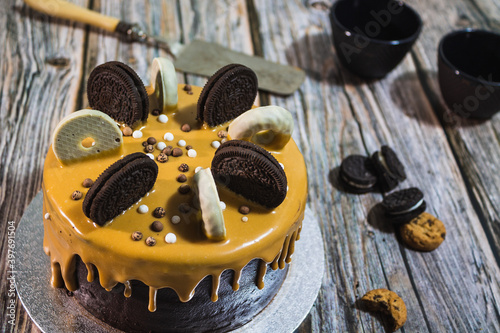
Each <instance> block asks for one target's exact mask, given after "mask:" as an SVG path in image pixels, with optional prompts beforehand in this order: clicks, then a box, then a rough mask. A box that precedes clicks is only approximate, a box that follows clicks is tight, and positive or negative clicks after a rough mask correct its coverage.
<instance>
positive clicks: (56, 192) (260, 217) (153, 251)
mask: <svg viewBox="0 0 500 333" xmlns="http://www.w3.org/2000/svg"><path fill="white" fill-rule="evenodd" d="M191 91H192V93H191V94H189V93H188V92H187V91H185V90H184V85H179V86H178V96H179V100H178V105H177V108H176V109H174V110H173V111H170V112H166V113H165V114H162V115H157V116H153V115H150V116H149V118H148V120H147V122H144V123H142V124H140V125H139V126H137V127H136V128H135V129H136V130H138V131H140V133H141V134H142V137H141V138H137V136H138V135H134V136H124V137H123V144H122V145H121V147H120V148H119V149H118V150H114V151H112V152H109V153H105V154H100V155H96V156H95V157H93V158H86V159H83V160H79V161H78V162H76V163H70V164H64V163H62V162H61V161H59V160H58V159H57V158H56V156H55V155H54V153H53V151H52V149H50V150H49V152H48V154H47V158H46V162H45V167H44V184H43V186H44V191H45V197H44V203H45V210H46V212H48V213H50V215H51V216H53V218H52V219H51V221H50V222H49V223H51V224H52V226H53V228H51V229H50V230H48V231H47V229H46V234H47V233H49V234H48V236H47V235H46V236H47V237H46V241H47V243H49V242H50V243H51V246H48V244H45V245H47V246H46V251H51V252H53V253H55V252H58V253H59V257H65V258H66V260H70V258H69V257H70V254H66V252H67V251H66V249H64V248H62V246H55V244H56V243H57V242H56V240H55V238H64V239H65V240H66V241H67V242H68V243H69V244H72V245H71V246H72V247H73V250H72V252H71V255H73V254H74V253H77V254H79V255H80V257H81V258H82V260H83V261H84V262H85V263H92V264H94V265H95V266H96V267H97V268H98V270H99V273H100V279H101V284H102V285H103V286H104V287H105V288H111V287H112V286H113V285H114V284H116V283H117V282H122V283H123V282H124V281H128V280H130V279H138V280H141V281H143V282H144V283H146V284H148V285H149V286H152V287H155V288H161V287H167V286H169V287H173V288H174V289H175V290H176V291H177V293H178V294H179V297H180V298H181V300H188V299H189V298H190V297H191V296H192V294H191V293H192V291H193V290H194V287H195V286H196V284H197V283H198V282H199V281H200V280H201V279H202V278H203V277H204V276H206V275H217V274H220V273H221V272H222V271H223V270H225V269H233V270H235V271H236V270H241V269H242V268H243V267H244V266H245V265H246V264H247V263H248V262H249V261H250V260H252V259H254V258H261V259H263V260H264V261H266V262H272V261H273V260H275V259H277V258H276V256H277V254H278V255H279V253H280V251H281V249H282V248H284V244H283V241H284V239H285V238H286V237H287V236H288V237H291V236H292V234H295V237H296V236H297V233H298V231H299V227H300V223H299V222H300V221H301V216H302V214H303V211H304V206H305V202H306V196H307V178H306V169H305V164H304V161H303V158H302V155H301V154H300V152H299V150H298V148H297V146H296V145H295V143H294V142H293V140H290V141H289V142H288V143H287V144H286V145H285V146H284V147H282V148H280V149H275V150H272V151H270V152H271V154H272V156H274V158H276V160H277V161H278V162H279V163H281V164H282V165H283V167H284V171H285V174H286V176H287V179H288V186H289V190H288V192H287V194H286V198H285V199H284V201H283V202H282V203H281V204H280V205H279V206H278V207H276V208H272V209H270V208H266V207H264V206H261V205H259V204H256V203H253V202H251V201H249V200H247V199H245V198H243V197H242V196H239V195H237V194H235V193H234V192H232V191H230V190H228V189H227V188H225V187H224V186H221V185H220V184H218V186H217V188H218V191H219V197H220V201H222V202H223V206H225V207H224V209H223V216H224V221H225V228H226V238H225V239H224V240H222V241H218V242H214V241H212V240H209V239H208V238H207V237H206V236H205V234H204V233H203V232H202V231H201V229H202V228H201V227H200V223H201V222H200V212H199V211H198V210H197V209H195V208H194V207H196V205H197V203H196V196H195V195H194V194H193V191H192V190H191V191H188V193H185V194H183V193H181V192H186V191H185V190H184V191H183V190H180V189H179V188H180V186H182V185H189V186H190V187H193V185H194V184H193V182H194V181H193V176H194V174H195V170H196V169H197V168H198V167H201V168H210V166H211V162H212V159H213V157H214V153H215V151H216V148H215V147H217V146H218V144H217V143H216V144H213V142H218V143H220V141H221V138H220V137H219V136H218V133H219V132H220V131H225V130H226V129H227V127H228V123H225V124H222V125H218V126H213V127H210V126H208V125H207V124H203V123H201V122H199V121H197V120H196V114H197V101H198V96H199V95H200V93H201V88H199V87H192V90H191ZM148 92H149V93H150V94H153V92H152V91H151V89H149V91H148ZM165 116H166V117H167V118H168V121H167V122H166V123H164V122H163V121H164V120H165ZM160 120H161V121H160ZM186 124H188V125H189V126H186ZM188 127H189V128H190V131H185V130H186V129H187V128H188ZM183 129H184V130H183ZM148 138H155V139H156V143H155V144H154V145H153V146H154V150H153V151H152V152H151V154H152V155H153V156H154V158H155V162H156V163H157V165H158V178H157V180H156V183H155V184H154V186H153V188H152V189H151V190H150V191H149V192H148V193H147V194H146V195H145V196H144V197H142V198H141V199H140V200H139V202H137V203H135V204H133V205H132V206H131V207H130V208H129V209H127V210H126V211H125V212H124V213H123V214H121V215H119V216H117V217H115V218H113V219H112V220H111V221H108V222H106V223H105V224H104V225H103V226H101V225H98V224H96V223H94V222H93V221H92V220H90V219H89V218H88V217H87V216H85V214H84V213H83V210H82V201H81V200H78V201H75V200H72V198H71V194H72V193H73V191H75V190H78V191H81V192H82V193H84V194H85V193H86V191H87V189H86V188H85V187H83V185H82V182H83V181H84V179H86V178H90V179H93V180H95V179H97V178H98V176H99V175H100V174H101V173H102V172H103V170H105V169H106V168H107V167H108V166H109V165H111V164H112V163H114V162H115V161H117V160H118V159H120V158H123V157H124V156H126V155H128V154H131V153H135V152H142V151H144V149H145V147H144V146H143V142H144V141H146V140H147V139H148ZM161 142H164V143H165V145H166V146H172V148H179V149H180V150H181V151H182V155H181V156H178V157H174V156H168V161H167V162H165V163H160V162H158V155H159V154H160V153H161V151H160V149H159V148H162V147H163V145H161V144H160V145H159V143H161ZM186 146H192V148H191V149H190V150H195V151H196V154H189V155H188V152H189V150H187V149H186ZM190 156H194V157H190ZM181 164H186V165H188V167H189V170H188V171H185V172H182V171H179V167H180V166H181ZM180 174H184V175H185V176H186V181H185V182H183V183H180V182H179V181H178V180H177V178H178V176H179V175H180ZM184 189H186V187H185V186H184ZM143 205H145V206H146V207H147V208H148V211H147V212H145V213H141V211H142V212H144V206H143ZM141 206H142V207H141ZM241 206H246V207H249V208H250V213H248V214H242V213H240V207H241ZM157 207H162V208H163V209H164V210H165V213H166V214H165V216H163V217H161V218H158V217H155V216H154V215H153V212H154V211H155V209H156V208H157ZM44 213H45V212H44ZM179 220H180V221H179ZM154 221H160V223H161V224H162V225H163V228H162V230H161V231H158V230H157V229H155V228H153V227H152V224H153V222H154ZM172 221H173V222H172ZM137 231H139V232H140V233H142V236H143V237H142V239H141V240H140V241H134V240H133V237H132V235H133V234H134V233H135V232H137ZM50 232H53V234H52V235H50ZM171 234H174V235H175V243H172V235H171ZM167 235H170V236H169V237H167ZM150 237H153V238H154V239H155V241H156V243H155V245H154V246H148V245H147V244H150V243H147V240H148V238H150ZM167 239H168V240H169V241H168V240H167ZM49 248H50V249H49ZM110 262H113V263H112V265H114V264H116V265H118V266H119V267H121V271H120V270H119V269H118V270H117V269H115V270H114V271H111V270H110V271H106V268H105V265H106V263H110ZM165 274H168V275H169V278H168V279H166V278H165ZM167 280H168V281H167ZM65 282H66V285H67V286H68V283H67V281H65ZM181 285H182V287H180V286H181ZM69 289H70V290H71V288H69Z"/></svg>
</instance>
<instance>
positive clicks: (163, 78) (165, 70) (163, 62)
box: [151, 58, 178, 110]
mask: <svg viewBox="0 0 500 333" xmlns="http://www.w3.org/2000/svg"><path fill="white" fill-rule="evenodd" d="M151 86H152V87H153V89H154V93H153V96H154V98H156V99H157V101H158V104H159V106H160V107H162V108H163V110H172V109H175V108H176V107H177V101H178V94H177V75H176V74H175V67H174V64H173V63H172V62H171V61H170V60H168V59H167V58H154V59H153V63H152V64H151Z"/></svg>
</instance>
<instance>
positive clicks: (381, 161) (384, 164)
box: [377, 151, 397, 178]
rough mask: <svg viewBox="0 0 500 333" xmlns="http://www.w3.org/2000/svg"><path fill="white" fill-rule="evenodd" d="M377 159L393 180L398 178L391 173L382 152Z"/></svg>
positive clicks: (378, 153)
mask: <svg viewBox="0 0 500 333" xmlns="http://www.w3.org/2000/svg"><path fill="white" fill-rule="evenodd" d="M377 158H378V160H379V162H380V163H381V164H382V166H383V167H384V169H385V170H386V171H387V173H388V174H389V175H390V176H391V177H393V178H397V177H396V175H395V174H394V173H392V172H391V169H390V168H389V166H388V165H387V161H386V160H385V157H384V154H382V153H381V152H379V151H378V152H377Z"/></svg>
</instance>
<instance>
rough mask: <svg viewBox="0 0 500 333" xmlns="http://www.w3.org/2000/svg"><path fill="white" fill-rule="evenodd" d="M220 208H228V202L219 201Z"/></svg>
mask: <svg viewBox="0 0 500 333" xmlns="http://www.w3.org/2000/svg"><path fill="white" fill-rule="evenodd" d="M219 206H220V209H222V210H226V203H225V202H224V201H219Z"/></svg>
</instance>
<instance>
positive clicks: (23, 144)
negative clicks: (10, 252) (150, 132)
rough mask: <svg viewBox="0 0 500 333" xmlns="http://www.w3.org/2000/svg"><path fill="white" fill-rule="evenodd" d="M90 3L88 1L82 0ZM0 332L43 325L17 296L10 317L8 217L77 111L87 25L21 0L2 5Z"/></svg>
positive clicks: (25, 198)
mask: <svg viewBox="0 0 500 333" xmlns="http://www.w3.org/2000/svg"><path fill="white" fill-rule="evenodd" d="M74 2H75V3H78V4H80V5H84V6H85V5H86V4H87V1H84V0H75V1H74ZM0 26H1V27H2V29H1V30H2V32H1V33H0V44H1V45H2V48H0V70H1V77H2V80H1V81H0V96H1V97H0V98H1V102H0V123H1V124H2V130H1V133H2V135H1V138H0V244H1V246H0V249H1V252H0V267H2V269H1V270H0V295H2V297H1V298H0V312H1V315H0V317H1V318H2V319H1V320H0V331H2V332H31V331H38V329H37V328H36V327H35V326H34V325H33V324H32V322H31V320H30V319H29V317H28V315H27V314H26V312H25V311H24V309H23V307H22V305H21V303H20V302H19V300H18V299H17V300H16V302H17V303H16V319H15V321H16V325H15V326H12V325H10V324H9V323H8V320H9V319H10V318H7V317H4V316H5V315H6V314H7V311H6V310H7V309H6V306H7V302H9V301H10V299H11V298H9V297H8V293H7V290H8V287H9V285H8V280H7V277H8V276H9V273H8V269H7V266H6V261H7V239H8V238H7V226H8V224H7V222H8V221H15V222H16V224H17V223H18V222H19V220H20V218H21V215H22V213H23V211H24V208H25V207H26V205H27V204H29V202H30V201H31V199H32V198H33V197H34V195H35V194H36V193H37V192H38V191H39V190H40V186H41V176H42V168H43V161H44V159H45V154H46V152H47V149H48V147H49V144H50V141H51V134H52V131H53V129H54V127H55V125H56V124H57V122H58V121H59V119H60V118H61V117H62V116H63V115H64V114H66V113H69V112H70V111H73V110H74V108H75V104H76V101H77V96H78V91H79V88H80V77H81V67H82V53H83V49H84V35H85V34H84V30H83V29H82V26H81V25H78V24H74V23H70V22H67V21H63V20H54V19H50V18H48V17H47V16H45V15H40V14H39V13H35V12H33V11H31V10H28V9H27V8H26V7H25V6H24V5H23V2H22V1H20V0H17V1H14V0H12V1H11V0H9V1H4V2H3V3H2V6H1V8H0Z"/></svg>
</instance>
